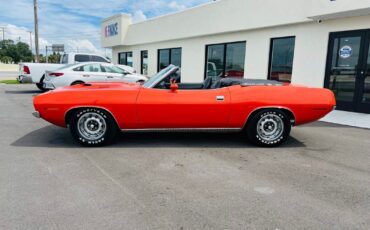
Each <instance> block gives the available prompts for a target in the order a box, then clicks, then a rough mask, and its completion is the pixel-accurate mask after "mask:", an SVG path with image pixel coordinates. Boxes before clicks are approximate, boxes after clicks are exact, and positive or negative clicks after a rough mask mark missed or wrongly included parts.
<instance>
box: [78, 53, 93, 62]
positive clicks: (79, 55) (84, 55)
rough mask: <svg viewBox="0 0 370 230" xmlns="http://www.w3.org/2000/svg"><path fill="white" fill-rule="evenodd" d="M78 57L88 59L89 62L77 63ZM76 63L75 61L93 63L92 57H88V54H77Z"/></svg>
mask: <svg viewBox="0 0 370 230" xmlns="http://www.w3.org/2000/svg"><path fill="white" fill-rule="evenodd" d="M77 57H78V58H81V57H84V58H86V57H87V61H77ZM74 61H75V62H76V63H84V62H91V57H90V55H87V54H76V55H75V56H74Z"/></svg>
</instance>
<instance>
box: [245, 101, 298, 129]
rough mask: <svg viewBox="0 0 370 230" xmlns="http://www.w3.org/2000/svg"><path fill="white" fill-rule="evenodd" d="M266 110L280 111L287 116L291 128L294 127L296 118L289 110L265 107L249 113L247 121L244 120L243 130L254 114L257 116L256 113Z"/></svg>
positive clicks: (279, 107)
mask: <svg viewBox="0 0 370 230" xmlns="http://www.w3.org/2000/svg"><path fill="white" fill-rule="evenodd" d="M268 109H276V110H280V111H282V112H284V113H285V114H287V115H288V116H289V120H290V123H291V124H292V126H294V125H295V123H296V116H295V114H294V113H293V111H292V110H291V109H289V108H286V107H281V106H267V107H260V108H257V109H255V110H253V111H252V112H250V113H249V114H248V117H247V119H246V120H245V123H244V126H243V129H245V128H246V127H247V126H248V122H249V121H250V120H251V119H252V118H253V116H254V115H255V114H257V113H258V112H260V111H262V110H268Z"/></svg>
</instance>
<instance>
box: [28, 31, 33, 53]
mask: <svg viewBox="0 0 370 230" xmlns="http://www.w3.org/2000/svg"><path fill="white" fill-rule="evenodd" d="M28 33H30V49H31V53H32V31H28Z"/></svg>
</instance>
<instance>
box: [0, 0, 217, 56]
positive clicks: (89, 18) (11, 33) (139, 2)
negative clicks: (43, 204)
mask: <svg viewBox="0 0 370 230" xmlns="http://www.w3.org/2000/svg"><path fill="white" fill-rule="evenodd" d="M210 1H211V0H59V1H58V0H38V4H39V37H40V38H39V44H40V53H45V46H49V45H51V44H65V49H66V52H71V51H74V52H77V51H79V52H89V53H90V52H94V53H95V52H98V53H101V54H105V53H107V55H108V56H109V53H110V51H109V50H108V51H106V50H105V49H102V48H101V47H100V22H101V20H102V19H104V18H106V17H109V16H112V15H114V14H117V13H127V14H130V15H131V16H132V18H133V21H134V22H139V21H143V20H146V19H149V18H153V17H156V16H160V15H164V14H168V13H172V12H177V11H181V10H185V9H187V8H189V7H193V6H196V5H200V4H203V3H206V2H210ZM0 27H5V39H12V40H15V41H22V42H25V43H28V44H30V40H31V39H30V33H29V31H31V32H32V41H33V44H32V46H34V32H33V31H34V21H33V0H12V1H9V0H0ZM1 32H2V31H1V29H0V39H2V33H1ZM33 49H34V47H33Z"/></svg>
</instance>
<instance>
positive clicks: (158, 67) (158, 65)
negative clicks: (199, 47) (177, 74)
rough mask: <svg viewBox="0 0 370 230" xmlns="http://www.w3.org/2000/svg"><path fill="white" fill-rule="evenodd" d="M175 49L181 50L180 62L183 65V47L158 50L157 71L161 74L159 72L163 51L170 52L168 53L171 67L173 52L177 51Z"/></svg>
mask: <svg viewBox="0 0 370 230" xmlns="http://www.w3.org/2000/svg"><path fill="white" fill-rule="evenodd" d="M175 49H180V50H181V56H180V59H181V61H180V64H182V47H174V48H165V49H158V51H157V71H158V72H159V71H161V68H160V64H161V63H160V60H159V59H160V55H159V53H160V52H161V51H163V50H168V51H169V52H168V55H169V56H168V60H169V65H171V64H172V50H175ZM179 67H180V68H181V66H179Z"/></svg>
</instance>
